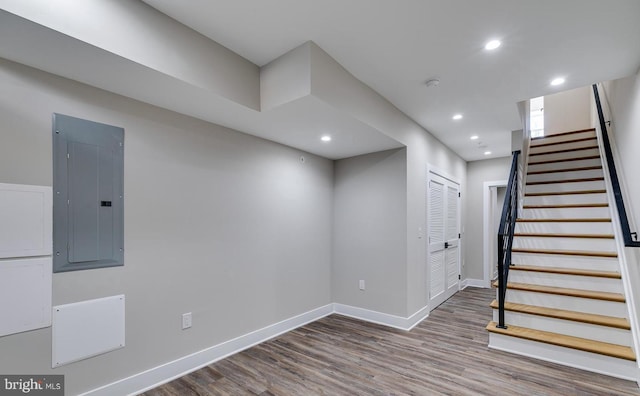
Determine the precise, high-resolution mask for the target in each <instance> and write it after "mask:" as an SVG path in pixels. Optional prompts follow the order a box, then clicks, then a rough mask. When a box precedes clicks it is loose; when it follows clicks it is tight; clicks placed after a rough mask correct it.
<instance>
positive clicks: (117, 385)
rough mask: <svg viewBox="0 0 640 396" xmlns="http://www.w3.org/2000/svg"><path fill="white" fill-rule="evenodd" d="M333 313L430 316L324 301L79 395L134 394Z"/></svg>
mask: <svg viewBox="0 0 640 396" xmlns="http://www.w3.org/2000/svg"><path fill="white" fill-rule="evenodd" d="M334 313H335V314H339V315H344V316H348V317H351V318H355V319H359V320H363V321H366V322H371V323H377V324H380V325H384V326H388V327H393V328H396V329H400V330H405V331H410V330H411V329H413V328H414V327H415V326H416V325H418V324H419V323H420V322H422V321H423V320H424V319H426V318H427V317H428V316H429V306H428V305H427V306H425V307H423V308H421V309H419V310H418V311H417V312H416V313H414V314H413V315H411V316H409V317H408V318H405V317H402V316H396V315H390V314H386V313H382V312H377V311H372V310H368V309H364V308H358V307H353V306H350V305H344V304H338V303H331V304H327V305H325V306H322V307H319V308H316V309H313V310H311V311H308V312H305V313H303V314H300V315H297V316H294V317H292V318H289V319H285V320H283V321H281V322H278V323H274V324H272V325H269V326H266V327H264V328H262V329H259V330H256V331H253V332H251V333H247V334H245V335H242V336H240V337H236V338H234V339H232V340H229V341H225V342H222V343H220V344H217V345H214V346H211V347H209V348H205V349H203V350H200V351H198V352H194V353H192V354H189V355H186V356H183V357H181V358H178V359H176V360H173V361H171V362H167V363H165V364H161V365H159V366H156V367H153V368H151V369H148V370H145V371H143V372H140V373H138V374H134V375H132V376H130V377H126V378H123V379H121V380H118V381H115V382H112V383H110V384H106V385H103V386H101V387H99V388H96V389H93V390H90V391H88V392H85V393H82V394H81V395H80V396H110V395H137V394H139V393H142V392H146V391H148V390H150V389H153V388H155V387H157V386H160V385H162V384H165V383H167V382H169V381H172V380H174V379H176V378H180V377H182V376H184V375H186V374H189V373H191V372H193V371H195V370H198V369H200V368H202V367H205V366H208V365H210V364H212V363H215V362H217V361H218V360H221V359H224V358H226V357H229V356H231V355H234V354H236V353H238V352H241V351H243V350H245V349H248V348H251V347H252V346H255V345H258V344H260V343H262V342H265V341H267V340H269V339H271V338H274V337H277V336H279V335H281V334H284V333H286V332H289V331H291V330H294V329H296V328H298V327H301V326H304V325H306V324H308V323H311V322H315V321H316V320H319V319H322V318H324V317H325V316H329V315H331V314H334Z"/></svg>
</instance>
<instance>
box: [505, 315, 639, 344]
mask: <svg viewBox="0 0 640 396" xmlns="http://www.w3.org/2000/svg"><path fill="white" fill-rule="evenodd" d="M504 319H505V320H504V321H505V323H506V324H507V326H509V325H513V326H519V327H527V328H529V329H534V330H542V331H549V332H552V333H558V334H564V335H568V336H572V337H580V338H587V339H590V340H595V341H600V342H608V343H610V344H618V345H624V346H628V347H630V346H633V339H632V338H631V331H629V330H624V329H618V328H614V327H607V326H599V325H593V324H589V323H582V322H574V321H571V320H564V319H556V318H549V317H545V316H539V315H530V314H525V313H520V312H513V311H505V313H504ZM493 320H494V322H498V310H497V309H494V310H493Z"/></svg>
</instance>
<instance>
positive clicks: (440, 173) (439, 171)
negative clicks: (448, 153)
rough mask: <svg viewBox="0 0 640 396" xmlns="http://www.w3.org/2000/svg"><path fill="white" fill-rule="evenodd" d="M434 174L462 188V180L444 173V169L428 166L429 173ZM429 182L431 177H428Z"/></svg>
mask: <svg viewBox="0 0 640 396" xmlns="http://www.w3.org/2000/svg"><path fill="white" fill-rule="evenodd" d="M429 172H431V173H434V174H436V175H438V176H440V177H444V178H445V179H447V180H449V181H450V182H453V183H455V184H457V185H458V186H460V180H458V179H456V177H455V176H453V175H450V174H449V173H447V172H445V171H443V170H442V169H440V168H438V167H437V166H433V165H431V164H427V173H429ZM427 180H429V176H428V175H427Z"/></svg>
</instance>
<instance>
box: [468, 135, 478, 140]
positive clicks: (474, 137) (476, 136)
mask: <svg viewBox="0 0 640 396" xmlns="http://www.w3.org/2000/svg"><path fill="white" fill-rule="evenodd" d="M469 139H471V140H477V139H478V135H473V136H471V137H470V138H469Z"/></svg>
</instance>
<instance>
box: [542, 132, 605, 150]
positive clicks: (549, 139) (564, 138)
mask: <svg viewBox="0 0 640 396" xmlns="http://www.w3.org/2000/svg"><path fill="white" fill-rule="evenodd" d="M594 136H596V132H595V131H586V132H580V133H572V134H571V135H557V136H556V135H553V134H552V135H545V138H544V139H533V140H531V146H530V147H536V146H537V145H540V144H546V143H558V142H570V141H573V140H577V139H584V138H588V137H594Z"/></svg>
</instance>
